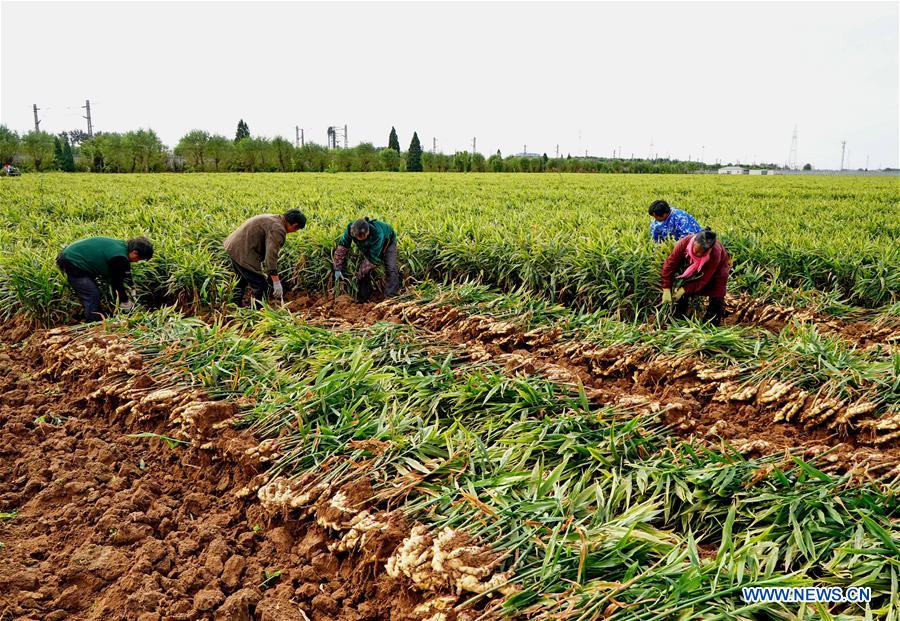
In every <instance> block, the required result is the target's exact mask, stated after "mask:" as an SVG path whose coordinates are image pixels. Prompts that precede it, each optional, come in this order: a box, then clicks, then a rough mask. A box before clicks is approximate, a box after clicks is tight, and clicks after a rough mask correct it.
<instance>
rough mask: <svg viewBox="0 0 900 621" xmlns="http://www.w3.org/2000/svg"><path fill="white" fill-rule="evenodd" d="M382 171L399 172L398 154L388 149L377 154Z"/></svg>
mask: <svg viewBox="0 0 900 621" xmlns="http://www.w3.org/2000/svg"><path fill="white" fill-rule="evenodd" d="M378 159H379V160H380V163H381V169H382V170H390V171H392V172H396V171H398V170H400V154H399V153H397V152H396V151H394V150H393V149H391V148H390V147H388V148H387V149H382V150H381V151H379V152H378Z"/></svg>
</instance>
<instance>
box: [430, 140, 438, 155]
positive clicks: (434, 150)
mask: <svg viewBox="0 0 900 621" xmlns="http://www.w3.org/2000/svg"><path fill="white" fill-rule="evenodd" d="M431 152H432V153H437V138H432V139H431Z"/></svg>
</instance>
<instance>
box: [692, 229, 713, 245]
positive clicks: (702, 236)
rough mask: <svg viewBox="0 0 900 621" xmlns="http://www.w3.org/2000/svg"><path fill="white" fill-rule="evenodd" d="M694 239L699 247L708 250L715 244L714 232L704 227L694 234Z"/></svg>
mask: <svg viewBox="0 0 900 621" xmlns="http://www.w3.org/2000/svg"><path fill="white" fill-rule="evenodd" d="M694 241H695V242H696V243H698V244H700V247H701V248H703V249H704V250H709V249H710V248H712V247H713V246H715V245H716V234H715V233H713V232H712V229H710V228H709V227H706V228H705V229H703V230H702V231H700V232H699V233H697V234H696V235H694Z"/></svg>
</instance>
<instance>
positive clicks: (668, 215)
mask: <svg viewBox="0 0 900 621" xmlns="http://www.w3.org/2000/svg"><path fill="white" fill-rule="evenodd" d="M648 211H649V212H650V215H651V216H653V222H651V223H650V237H651V238H653V241H655V242H657V243H659V242H662V241H664V240H665V239H667V238H670V237H671V238H672V239H674V240H675V241H678V240H679V239H682V238H683V237H686V236H687V235H691V234H693V233H699V232H700V225H699V224H697V221H696V220H694V217H693V216H692V215H691V214H689V213H688V212H686V211H682V210H680V209H672V208H671V207H669V203H667V202H666V201H664V200H656V201H653V202H652V203H650V208H649V209H648Z"/></svg>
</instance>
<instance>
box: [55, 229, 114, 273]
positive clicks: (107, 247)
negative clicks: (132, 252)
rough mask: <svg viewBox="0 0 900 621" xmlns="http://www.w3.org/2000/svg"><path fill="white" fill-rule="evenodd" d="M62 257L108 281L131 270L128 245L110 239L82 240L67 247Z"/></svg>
mask: <svg viewBox="0 0 900 621" xmlns="http://www.w3.org/2000/svg"><path fill="white" fill-rule="evenodd" d="M62 255H63V256H64V257H65V258H66V259H67V260H68V261H69V262H70V263H71V264H72V265H74V266H75V267H77V268H78V269H80V270H82V271H84V272H87V273H88V274H90V275H91V276H94V277H96V276H101V277H102V278H104V279H106V280H117V279H118V277H121V276H122V272H123V271H130V269H131V266H130V262H129V261H128V244H126V243H125V242H124V241H122V240H119V239H112V238H110V237H88V238H87V239H81V240H79V241H77V242H73V243H71V244H69V245H68V246H66V247H65V248H64V249H63V251H62ZM123 260H124V261H123Z"/></svg>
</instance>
